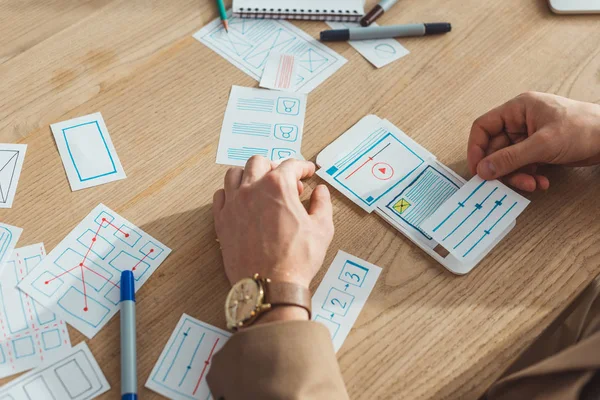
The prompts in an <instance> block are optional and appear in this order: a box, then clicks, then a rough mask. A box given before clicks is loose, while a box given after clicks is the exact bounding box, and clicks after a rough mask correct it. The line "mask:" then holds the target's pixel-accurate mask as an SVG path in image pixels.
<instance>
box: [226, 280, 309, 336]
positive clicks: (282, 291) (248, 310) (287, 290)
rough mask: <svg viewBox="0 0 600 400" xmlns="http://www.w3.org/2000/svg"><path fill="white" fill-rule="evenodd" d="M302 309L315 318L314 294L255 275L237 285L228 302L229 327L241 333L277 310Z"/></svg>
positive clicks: (294, 285)
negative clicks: (312, 307) (277, 308)
mask: <svg viewBox="0 0 600 400" xmlns="http://www.w3.org/2000/svg"><path fill="white" fill-rule="evenodd" d="M277 306H298V307H302V308H304V309H305V310H306V311H308V317H309V319H310V316H311V299H310V292H309V291H308V289H307V288H305V287H303V286H300V285H296V284H293V283H288V282H272V281H271V280H270V279H266V278H261V277H259V276H258V274H254V276H253V277H252V278H245V279H242V280H241V281H239V282H237V283H236V284H235V285H233V287H232V288H231V290H230V291H229V294H228V295H227V300H226V301H225V318H226V319H227V327H228V328H229V329H231V330H234V331H236V330H238V329H240V328H242V327H246V326H249V325H251V324H252V323H254V322H255V321H256V320H257V319H258V317H259V316H260V315H262V314H264V313H266V312H267V311H269V310H271V309H272V308H273V307H277Z"/></svg>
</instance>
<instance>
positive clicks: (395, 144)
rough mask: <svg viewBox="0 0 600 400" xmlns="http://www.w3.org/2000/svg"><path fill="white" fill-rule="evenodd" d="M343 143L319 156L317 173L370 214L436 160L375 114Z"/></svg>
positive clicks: (366, 118) (349, 133)
mask: <svg viewBox="0 0 600 400" xmlns="http://www.w3.org/2000/svg"><path fill="white" fill-rule="evenodd" d="M338 140H340V139H338ZM341 141H343V144H340V143H337V145H336V146H329V147H328V148H327V149H325V150H323V152H321V153H320V154H319V156H318V158H317V163H318V164H319V166H320V167H321V169H319V170H318V171H317V174H318V175H319V176H320V177H321V178H323V179H324V180H325V181H327V182H329V183H330V184H331V185H332V186H334V187H335V188H336V189H338V190H339V191H340V192H342V193H344V194H345V195H346V196H347V197H348V198H349V199H351V200H352V201H353V202H354V203H356V204H357V205H359V206H360V207H362V208H363V209H364V210H365V211H368V212H372V211H373V210H375V209H376V208H377V206H378V204H379V203H380V201H381V200H382V199H383V198H385V197H386V195H388V194H389V193H390V192H391V191H394V190H397V189H398V188H401V187H404V186H405V185H407V184H408V183H409V182H410V181H411V179H412V177H414V176H416V175H417V174H418V171H419V170H420V169H421V168H422V167H423V166H424V165H426V164H427V163H428V162H429V161H430V160H432V159H434V157H433V155H432V154H431V153H429V152H428V151H427V150H425V149H424V148H423V147H421V146H420V145H418V144H417V143H416V142H415V141H414V140H412V139H411V138H410V137H408V136H407V135H406V134H405V133H404V132H402V131H401V130H400V129H398V128H396V127H395V126H393V125H392V124H391V123H389V122H388V121H385V120H381V119H380V118H378V117H376V116H374V115H371V116H367V117H365V118H363V119H362V120H361V121H360V122H359V123H357V124H356V125H355V126H353V127H352V128H351V129H350V130H349V131H347V132H346V133H345V134H344V135H343V139H341V140H340V142H341ZM336 142H337V141H336ZM334 147H335V150H334ZM338 150H341V151H339V152H337V151H338ZM334 151H335V152H336V154H333V153H332V152H334ZM319 160H321V162H320V161H319ZM325 160H326V161H325Z"/></svg>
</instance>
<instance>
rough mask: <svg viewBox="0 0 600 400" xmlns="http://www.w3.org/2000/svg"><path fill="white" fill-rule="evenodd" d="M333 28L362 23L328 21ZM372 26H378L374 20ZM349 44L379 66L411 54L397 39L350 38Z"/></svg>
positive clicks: (357, 26) (356, 26) (355, 26)
mask: <svg viewBox="0 0 600 400" xmlns="http://www.w3.org/2000/svg"><path fill="white" fill-rule="evenodd" d="M327 25H329V26H330V27H331V29H348V28H360V27H361V26H360V24H358V23H354V22H333V21H327ZM371 26H378V25H377V23H376V22H373V23H372V24H371ZM348 44H350V46H352V47H354V49H356V51H358V52H359V53H360V54H361V55H362V56H363V57H364V58H365V59H366V60H367V61H368V62H370V63H371V64H373V65H374V66H375V67H377V68H381V67H385V66H386V65H388V64H390V63H392V62H394V61H396V60H399V59H400V58H402V57H404V56H406V55H408V54H410V51H408V49H407V48H405V47H404V46H402V45H401V44H400V43H399V42H398V41H397V40H396V39H373V40H349V41H348Z"/></svg>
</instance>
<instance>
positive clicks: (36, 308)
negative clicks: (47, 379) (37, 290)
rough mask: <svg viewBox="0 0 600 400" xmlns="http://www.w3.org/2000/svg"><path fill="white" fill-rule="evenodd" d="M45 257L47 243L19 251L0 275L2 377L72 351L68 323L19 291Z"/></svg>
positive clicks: (0, 367) (0, 355) (0, 359)
mask: <svg viewBox="0 0 600 400" xmlns="http://www.w3.org/2000/svg"><path fill="white" fill-rule="evenodd" d="M45 256H46V251H45V249H44V244H43V243H38V244H34V245H31V246H26V247H21V248H18V249H15V250H14V251H13V254H12V257H11V258H10V260H8V262H7V263H6V268H4V271H3V272H2V274H0V378H4V377H6V376H10V375H14V374H17V373H19V372H23V371H27V370H29V369H31V368H35V367H37V366H38V365H40V364H42V363H43V362H44V361H45V360H48V359H53V358H57V357H60V356H61V355H63V354H65V352H69V351H70V350H71V340H70V338H69V332H68V330H67V324H66V323H65V322H64V321H62V320H60V319H59V318H57V317H56V315H54V313H52V312H51V311H50V310H48V309H46V308H44V307H43V306H42V305H41V304H39V303H37V302H36V301H34V300H33V299H32V298H31V297H29V296H28V295H27V294H26V293H24V292H22V291H20V290H19V289H18V288H17V285H18V284H19V282H20V281H22V280H23V278H24V277H25V276H26V275H27V274H29V273H31V271H33V269H34V268H35V267H36V266H37V265H38V264H39V263H40V262H41V261H42V259H43V258H44V257H45Z"/></svg>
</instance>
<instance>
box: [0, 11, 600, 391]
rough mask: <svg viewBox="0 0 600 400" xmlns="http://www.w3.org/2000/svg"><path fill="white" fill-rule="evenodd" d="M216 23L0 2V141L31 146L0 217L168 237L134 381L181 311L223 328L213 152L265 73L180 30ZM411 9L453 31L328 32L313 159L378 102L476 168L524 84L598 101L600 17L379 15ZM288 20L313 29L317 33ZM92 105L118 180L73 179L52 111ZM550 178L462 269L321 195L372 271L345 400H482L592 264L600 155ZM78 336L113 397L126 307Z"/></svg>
mask: <svg viewBox="0 0 600 400" xmlns="http://www.w3.org/2000/svg"><path fill="white" fill-rule="evenodd" d="M367 3H368V7H369V6H371V5H372V4H373V3H374V1H368V2H367ZM215 17H216V7H215V5H214V2H213V1H208V0H206V1H198V0H170V1H151V0H145V1H144V0H45V1H39V0H1V1H0V141H2V142H19V143H27V144H28V146H29V147H28V150H27V156H26V159H25V166H24V170H23V173H22V175H21V180H20V183H19V187H18V191H17V196H16V200H15V204H14V207H13V208H12V209H10V210H2V211H0V220H1V221H2V222H5V223H9V224H13V225H16V226H20V227H22V228H24V233H23V236H22V237H21V240H20V241H19V246H24V245H27V244H32V243H36V242H40V241H43V242H44V243H45V244H46V248H47V249H52V248H53V247H54V246H55V245H56V244H57V243H59V241H61V240H62V239H63V238H64V236H65V235H66V234H67V233H68V232H69V231H70V230H71V229H72V228H73V227H74V226H75V225H76V224H77V223H78V222H79V221H81V219H82V218H83V217H84V216H85V215H87V214H88V213H89V212H90V210H91V209H92V208H93V207H94V206H96V205H97V204H98V203H100V202H102V203H104V204H106V205H108V206H109V207H111V208H113V209H114V210H115V211H117V212H118V213H120V214H121V215H123V216H124V217H125V218H127V219H129V220H130V221H132V222H134V223H136V224H137V225H138V226H140V227H141V228H142V229H144V230H145V231H147V232H148V233H149V234H151V235H153V236H155V237H156V238H158V239H159V240H161V241H163V242H164V243H166V244H167V245H169V246H170V247H172V248H173V253H172V254H171V256H170V257H169V258H168V259H167V260H166V262H165V263H164V264H163V265H162V266H161V267H160V269H159V270H158V271H157V272H156V273H155V274H154V276H153V277H152V279H150V280H149V281H148V283H147V284H146V285H145V286H144V287H143V288H142V289H141V290H140V292H139V294H138V320H137V322H138V329H139V332H141V335H140V336H139V342H138V350H139V381H140V384H141V386H143V384H144V382H145V381H146V379H147V378H148V375H149V373H150V370H151V369H152V367H153V365H154V363H155V362H156V360H157V359H158V356H159V354H160V353H161V351H162V350H163V347H164V345H165V343H166V341H167V339H168V337H169V335H170V334H171V332H172V330H173V329H174V327H175V324H176V323H177V321H178V320H179V318H180V316H181V314H182V313H184V312H185V313H188V314H191V315H192V316H194V317H197V318H199V319H201V320H203V321H206V322H208V323H210V324H213V325H216V326H219V327H222V328H224V325H225V323H224V317H223V312H222V311H223V302H224V299H225V295H226V293H227V290H228V284H227V281H226V280H225V276H224V274H223V271H222V262H221V258H220V253H219V249H218V246H217V244H216V242H215V234H214V232H213V220H212V216H211V212H210V205H211V201H212V194H213V192H214V191H215V190H216V189H218V188H219V187H220V185H221V183H222V177H223V174H224V172H225V171H226V169H227V167H225V166H221V165H216V164H215V154H216V149H217V143H218V140H219V133H220V129H221V122H222V120H223V113H224V111H225V107H226V104H227V99H228V96H229V91H230V88H231V85H234V84H235V85H241V86H250V87H256V86H257V82H255V81H254V80H253V79H251V78H250V77H248V76H247V75H245V74H244V73H242V72H241V71H240V70H238V69H237V68H235V67H234V66H232V65H231V64H229V63H228V62H227V61H226V60H224V59H223V58H221V57H220V56H218V55H216V54H215V53H213V52H212V51H211V50H210V49H208V48H207V47H205V46H204V45H202V44H200V43H199V42H197V41H195V40H194V39H193V38H192V36H191V35H192V34H193V33H194V32H195V31H197V30H198V29H200V28H201V27H202V26H204V25H205V24H206V23H208V22H209V21H211V20H212V19H213V18H215ZM419 21H450V22H452V24H453V27H454V30H453V32H452V33H450V34H448V35H444V36H441V37H428V38H414V39H404V40H402V41H401V42H402V43H403V44H404V45H405V46H406V47H407V48H408V49H409V50H410V51H411V54H410V55H408V56H407V57H405V58H403V59H401V60H399V61H396V62H395V63H393V64H391V65H389V66H387V67H385V68H383V69H380V70H376V69H374V68H373V67H372V66H371V65H370V64H369V63H368V62H367V61H365V60H364V59H363V58H362V57H361V56H360V55H359V54H358V53H357V52H356V51H355V50H354V49H352V48H351V47H350V46H349V45H348V44H346V43H335V44H332V45H331V47H332V48H333V49H334V50H335V51H337V52H338V53H340V54H341V55H343V56H344V57H346V58H347V59H348V60H349V62H348V63H347V64H346V65H345V66H344V67H343V68H342V69H340V70H339V71H338V72H337V73H336V74H335V75H333V76H332V77H331V78H329V79H328V80H327V81H326V82H325V83H324V84H322V85H321V86H319V87H318V88H317V89H316V90H314V91H313V92H312V93H311V94H310V95H309V102H308V110H307V117H306V125H305V133H304V143H303V145H302V151H303V154H304V155H305V156H306V157H307V158H310V159H313V160H314V158H315V156H316V154H317V153H318V152H319V151H320V150H321V149H323V148H324V147H325V146H326V145H327V144H328V143H330V142H331V141H332V140H333V139H335V138H336V137H338V136H339V135H340V134H341V133H342V132H344V131H345V130H347V129H348V128H349V127H350V126H352V125H353V124H354V123H356V122H357V121H358V120H359V119H360V118H361V117H363V116H364V115H366V114H368V113H376V114H377V115H379V116H380V117H384V118H388V119H389V120H391V121H392V122H393V123H394V124H396V125H397V126H398V127H400V128H401V129H403V130H404V131H405V132H407V133H408V134H409V135H410V136H412V137H413V138H414V139H415V140H416V141H417V142H419V143H420V144H422V145H423V146H425V147H426V148H427V149H429V150H430V151H431V152H433V153H434V154H436V155H437V156H438V158H439V159H440V160H441V161H442V162H443V163H445V164H446V165H448V166H450V167H451V168H453V169H454V170H456V171H457V172H458V173H460V174H461V175H463V176H464V177H465V178H469V175H468V171H467V168H466V160H465V157H466V142H467V138H468V135H469V129H470V126H471V123H472V122H473V120H474V119H475V118H476V117H477V116H479V115H480V114H482V113H484V112H485V111H487V110H488V109H490V108H491V107H493V106H496V105H499V104H500V103H502V102H504V101H506V100H508V99H509V98H511V97H513V96H515V95H517V94H519V93H521V92H523V91H526V90H538V91H546V92H552V93H557V94H561V95H565V96H570V97H573V98H576V99H580V100H587V101H593V102H600V46H599V45H598V44H599V43H600V19H599V17H598V16H556V15H554V14H552V13H551V12H550V11H549V9H548V7H547V4H546V1H545V0H531V1H521V0H505V1H495V2H493V1H487V2H483V1H481V0H446V1H435V0H402V1H401V2H400V3H399V4H398V5H397V6H395V8H394V9H393V10H392V11H390V12H389V13H387V14H386V15H385V16H384V18H383V19H382V20H381V21H380V22H381V23H383V24H391V23H407V22H419ZM294 23H295V24H296V25H297V26H299V27H300V28H302V29H303V30H305V31H306V32H308V33H309V34H311V35H313V36H315V37H316V36H317V35H318V32H319V31H321V30H322V29H325V28H326V25H325V24H324V23H321V22H294ZM97 111H101V112H102V114H103V116H104V119H105V121H106V123H107V125H108V129H109V131H110V133H111V136H112V138H113V141H114V144H115V146H116V148H117V151H118V154H119V157H120V158H121V161H122V163H123V166H124V168H125V171H126V173H127V176H128V178H127V179H126V180H123V181H119V182H114V183H110V184H107V185H103V186H99V187H95V188H91V189H85V190H82V191H78V192H71V190H70V188H69V184H68V182H67V179H66V176H65V172H64V169H63V166H62V163H61V160H60V157H59V155H58V152H57V149H56V146H55V143H54V140H53V138H52V134H51V132H50V128H49V125H50V124H51V123H53V122H58V121H63V120H67V119H70V118H73V117H76V116H81V115H85V114H89V113H92V112H97ZM549 174H550V177H551V184H552V187H551V189H550V190H549V191H548V192H547V193H544V194H535V195H531V196H529V198H530V199H531V200H532V204H531V206H530V207H529V208H528V209H527V210H526V212H525V214H524V215H523V216H522V217H521V218H520V219H519V221H518V224H517V227H516V228H515V229H514V230H513V231H512V233H511V234H510V235H509V236H508V237H507V239H506V240H504V241H503V242H502V243H501V244H500V245H499V246H498V247H497V248H496V249H495V250H494V251H493V252H492V253H490V254H489V255H488V257H487V258H486V259H485V260H484V261H483V262H482V263H481V264H480V265H479V267H478V268H477V269H476V270H474V271H473V272H472V273H471V274H469V275H468V276H465V277H456V276H453V275H452V274H450V273H448V272H446V271H445V270H444V269H443V268H442V267H441V266H440V265H439V264H437V263H436V262H434V261H433V260H432V259H431V258H429V257H428V256H427V255H426V254H425V253H423V252H422V251H421V250H420V249H419V248H418V247H416V246H415V245H413V244H412V243H411V242H410V241H409V240H408V239H406V238H405V237H404V236H402V235H401V234H400V233H398V232H397V231H395V230H394V229H393V228H392V227H390V226H389V225H388V224H386V223H384V222H383V221H382V220H380V219H379V218H378V217H376V216H375V215H367V214H366V213H364V212H362V211H361V210H360V209H359V208H358V207H356V206H355V205H353V204H352V203H351V202H350V201H349V200H347V199H345V198H344V197H343V196H342V195H340V194H339V193H337V192H335V193H334V194H333V202H334V218H335V224H336V235H335V238H334V241H333V244H332V246H331V248H330V250H329V252H328V254H327V259H326V260H325V265H329V263H330V262H331V261H332V259H333V257H334V255H335V254H336V252H337V251H338V249H343V250H346V251H349V252H351V253H352V254H354V255H356V256H358V257H361V258H364V259H366V260H368V261H369V262H372V263H374V264H377V265H380V266H381V267H383V273H382V275H381V277H380V278H379V281H378V282H377V286H376V287H375V290H374V292H373V293H372V294H371V297H370V298H369V301H368V303H367V305H366V307H365V308H364V309H363V311H362V313H361V315H360V317H359V319H358V321H357V323H356V325H355V326H354V329H353V331H352V333H351V334H350V336H349V337H348V338H347V340H346V342H345V344H344V346H343V347H342V349H341V350H340V352H339V353H338V357H339V361H340V364H341V368H342V371H343V375H344V379H345V381H346V383H347V385H348V390H349V393H350V395H351V397H352V398H353V399H375V398H389V399H392V398H393V399H398V398H403V399H446V398H447V399H455V398H465V399H474V398H477V397H478V396H479V395H481V394H482V393H483V392H484V391H485V390H486V388H487V387H488V386H489V385H490V384H491V383H492V382H493V381H494V380H495V379H496V378H497V377H498V376H499V375H500V374H501V373H502V371H503V369H505V368H506V367H507V366H508V365H509V364H510V363H511V361H512V360H514V359H515V357H516V356H517V355H518V354H519V353H520V352H521V351H522V350H523V349H524V348H525V347H526V346H527V345H528V344H530V343H531V342H532V341H533V340H534V339H535V338H536V336H537V335H539V333H540V332H541V331H542V330H543V329H544V327H546V326H547V325H548V324H549V323H550V322H551V320H552V319H553V318H554V317H555V316H556V315H557V314H558V313H559V312H560V311H561V310H562V309H563V308H564V307H565V306H566V305H567V304H568V303H569V301H571V300H572V299H573V298H574V297H575V296H576V295H577V293H579V292H580V291H581V290H582V289H583V288H584V287H585V286H586V284H587V283H588V282H589V281H590V280H591V279H592V278H593V277H594V276H595V275H596V274H598V273H599V272H600V246H599V245H598V243H599V242H598V238H599V237H600V221H599V220H598V215H600V205H599V203H598V198H600V185H599V184H598V182H599V178H600V169H599V168H597V167H596V168H589V169H568V170H567V169H562V168H554V169H552V170H550V172H549ZM318 182H319V180H318V179H317V178H314V179H312V180H310V181H309V182H308V185H310V186H313V187H314V186H315V185H316V184H317V183H318ZM325 270H326V268H322V270H321V271H320V273H319V275H318V277H317V279H315V281H314V285H313V288H316V287H317V285H318V283H319V282H320V280H321V278H322V276H323V275H324V273H325ZM69 331H70V334H71V338H72V341H73V343H74V344H76V343H79V342H80V341H82V340H83V339H84V338H83V336H82V335H81V334H79V333H78V332H77V331H76V330H74V329H70V330H69ZM87 342H88V344H89V346H90V348H91V349H92V351H93V353H94V354H95V356H96V358H97V360H98V362H99V363H100V366H101V367H102V369H103V371H104V373H105V375H106V377H107V378H108V380H109V382H110V384H111V385H112V387H113V389H112V390H111V392H110V393H109V394H107V395H105V396H104V397H103V398H107V399H108V398H112V399H114V398H117V395H118V393H119V385H120V383H119V322H118V318H113V319H112V320H111V322H110V323H109V324H108V325H106V327H105V328H104V329H103V330H102V331H101V332H100V333H99V334H98V335H97V336H96V337H95V338H94V339H93V340H88V341H87ZM6 381H7V380H3V381H0V382H1V383H5V382H6ZM140 393H141V398H143V399H151V398H158V395H156V394H154V393H153V392H150V391H149V390H147V389H145V388H141V389H140Z"/></svg>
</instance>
